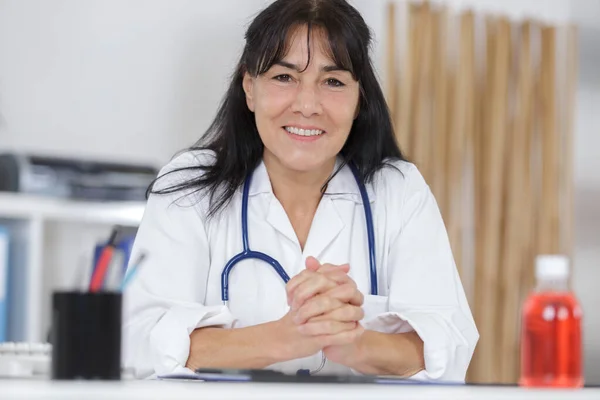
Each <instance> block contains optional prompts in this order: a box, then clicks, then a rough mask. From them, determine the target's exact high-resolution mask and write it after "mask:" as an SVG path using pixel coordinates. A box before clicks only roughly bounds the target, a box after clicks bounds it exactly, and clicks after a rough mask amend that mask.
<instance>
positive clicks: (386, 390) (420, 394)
mask: <svg viewBox="0 0 600 400" xmlns="http://www.w3.org/2000/svg"><path fill="white" fill-rule="evenodd" d="M375 398H376V399H394V400H398V399H448V398H450V399H482V398H483V399H511V400H516V399H541V400H544V399H557V400H558V399H561V400H563V399H569V400H571V399H600V389H582V390H573V391H564V390H532V389H521V388H516V387H485V386H440V385H400V386H397V385H394V386H389V385H363V384H361V385H340V384H337V385H336V384H327V385H326V384H271V383H268V384H267V383H205V382H197V381H196V382H191V381H123V382H116V383H101V382H72V383H64V382H52V381H30V380H19V381H14V380H0V400H8V399H10V400H30V399H31V400H34V399H35V400H38V399H47V400H59V399H60V400H75V399H77V400H80V399H85V400H96V399H127V400H137V399H140V400H141V399H144V400H147V399H161V400H162V399H180V400H187V399H190V400H192V399H193V400H198V399H202V400H209V399H261V400H263V399H302V400H306V399H310V400H318V399H326V400H336V399H343V400H354V399H375Z"/></svg>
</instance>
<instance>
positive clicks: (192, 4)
mask: <svg viewBox="0 0 600 400" xmlns="http://www.w3.org/2000/svg"><path fill="white" fill-rule="evenodd" d="M438 2H446V3H449V4H450V5H451V7H453V8H455V9H460V8H464V7H474V8H475V9H476V10H479V11H493V12H501V13H505V14H508V15H510V16H511V17H513V18H523V17H528V16H535V17H536V18H538V19H542V20H547V21H551V22H564V21H568V20H574V21H576V22H577V23H579V24H580V25H581V29H582V48H581V53H582V57H581V60H580V65H581V73H580V76H581V78H580V83H579V89H578V95H577V101H578V109H577V118H576V142H575V152H576V154H575V156H576V165H575V184H576V232H575V233H576V253H575V258H574V269H575V271H574V277H575V281H574V282H575V289H576V290H577V292H578V294H579V296H580V298H581V300H582V303H583V306H584V311H586V318H585V329H586V331H585V346H586V372H587V378H588V381H594V382H595V383H600V339H598V337H600V313H598V312H597V306H598V305H599V304H600V290H599V288H598V286H599V284H600V151H599V150H598V147H600V131H599V130H600V117H599V116H598V115H599V114H600V79H599V78H598V73H597V72H596V71H600V60H599V58H600V1H599V0H571V1H569V0H438ZM266 3H268V0H219V1H212V0H211V1H208V0H144V1H142V0H52V1H43V0H0V150H1V149H12V150H19V151H32V152H43V153H46V154H60V155H73V154H74V155H80V156H85V157H91V158H102V159H118V160H126V161H127V160H129V161H143V162H152V163H156V164H157V165H161V164H163V163H165V162H167V161H168V160H169V158H170V157H171V156H172V155H173V153H174V152H175V151H177V150H180V149H182V148H184V147H186V146H188V145H190V144H192V143H193V142H194V141H195V140H196V139H197V138H198V137H199V136H200V135H201V134H202V132H203V131H204V130H205V129H206V127H207V126H208V124H209V123H210V121H211V119H212V118H213V115H214V113H215V110H216V109H217V106H218V103H219V101H220V99H221V96H222V94H223V92H224V90H225V88H226V85H227V79H228V77H229V76H230V74H231V73H232V71H233V67H234V64H235V62H236V60H237V58H238V57H239V54H240V51H241V48H242V44H243V40H242V38H243V32H244V29H245V27H246V26H247V24H248V23H249V22H250V20H251V18H252V17H253V16H254V15H255V14H256V13H257V12H258V11H259V10H260V7H262V6H263V5H264V4H266ZM353 3H354V4H355V5H356V6H357V7H358V8H359V10H360V11H361V12H362V13H363V16H364V17H365V19H366V20H367V23H369V25H370V26H371V28H372V29H373V31H374V33H375V37H376V46H375V53H374V61H375V63H376V65H377V67H378V68H379V71H380V75H381V76H382V77H384V76H385V74H384V71H383V70H382V66H383V61H384V60H383V48H384V47H383V46H384V43H383V42H382V40H383V35H384V32H385V26H384V22H385V17H384V10H385V1H384V0H354V1H353ZM125 141H127V142H130V143H134V145H127V146H125V145H124V143H125Z"/></svg>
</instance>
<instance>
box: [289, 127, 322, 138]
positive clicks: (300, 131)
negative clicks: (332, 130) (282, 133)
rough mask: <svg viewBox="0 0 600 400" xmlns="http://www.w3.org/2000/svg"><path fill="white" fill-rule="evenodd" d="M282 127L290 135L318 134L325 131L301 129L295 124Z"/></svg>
mask: <svg viewBox="0 0 600 400" xmlns="http://www.w3.org/2000/svg"><path fill="white" fill-rule="evenodd" d="M283 129H285V130H286V131H288V132H289V133H291V134H292V135H297V136H320V135H322V134H324V133H325V131H323V130H321V129H301V128H296V127H295V126H284V127H283Z"/></svg>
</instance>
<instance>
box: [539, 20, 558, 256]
mask: <svg viewBox="0 0 600 400" xmlns="http://www.w3.org/2000/svg"><path fill="white" fill-rule="evenodd" d="M555 46H556V29H555V28H554V27H549V26H545V27H543V28H542V54H541V57H542V59H541V70H540V78H541V88H540V89H541V98H540V102H541V106H542V109H541V118H542V120H541V122H542V126H541V128H542V171H543V172H542V197H541V201H540V205H541V213H542V215H541V219H540V229H539V235H540V236H539V240H540V242H539V251H540V252H541V253H551V254H552V253H556V252H558V251H560V246H559V234H560V231H559V218H560V215H559V204H558V189H559V185H558V182H559V178H558V177H559V168H558V163H557V157H558V135H557V129H556V125H557V121H556V54H555V51H556V49H555Z"/></svg>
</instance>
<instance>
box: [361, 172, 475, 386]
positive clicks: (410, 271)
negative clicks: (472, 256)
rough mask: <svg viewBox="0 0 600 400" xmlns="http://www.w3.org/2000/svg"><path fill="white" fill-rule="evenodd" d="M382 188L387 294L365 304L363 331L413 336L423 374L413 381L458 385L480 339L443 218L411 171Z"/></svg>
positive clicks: (368, 298) (427, 189)
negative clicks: (420, 344) (386, 224)
mask: <svg viewBox="0 0 600 400" xmlns="http://www.w3.org/2000/svg"><path fill="white" fill-rule="evenodd" d="M398 175H399V174H398ZM386 186H387V194H386V195H385V197H386V212H387V214H388V216H389V217H390V219H389V220H390V221H397V224H396V225H390V227H389V228H388V229H389V231H390V232H391V234H390V243H389V249H388V251H389V253H388V257H387V263H386V265H385V266H384V268H387V271H386V272H387V281H388V282H386V283H387V290H388V293H387V296H367V298H366V299H365V306H364V308H365V320H364V321H365V322H364V325H365V328H366V329H371V330H375V331H379V332H384V333H401V332H408V331H413V330H414V331H416V333H417V334H418V335H419V337H420V338H421V340H423V343H424V358H425V370H424V371H421V372H419V373H418V374H416V375H414V376H413V377H412V378H414V379H421V380H440V381H453V382H462V381H464V379H465V375H466V371H467V368H468V366H469V363H470V360H471V358H472V355H473V351H474V349H475V345H476V343H477V341H478V339H479V333H478V331H477V328H476V326H475V322H474V320H473V317H472V314H471V311H470V309H469V305H468V303H467V299H466V296H465V292H464V290H463V287H462V284H461V281H460V277H459V275H458V272H457V269H456V265H455V262H454V258H453V255H452V251H451V248H450V243H449V240H448V235H447V232H446V228H445V226H444V223H443V220H442V216H441V214H440V212H439V209H438V206H437V204H436V201H435V199H434V197H433V194H432V193H431V191H430V189H429V187H428V186H427V184H426V183H425V180H424V179H423V177H422V176H421V174H420V173H419V172H418V170H417V169H416V168H415V167H414V166H412V165H411V167H410V169H409V170H408V171H405V172H404V178H403V179H402V181H399V182H394V184H393V185H386ZM400 188H401V189H402V190H399V189H400ZM399 192H403V193H402V194H401V195H400V194H399ZM380 283H381V282H380Z"/></svg>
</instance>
